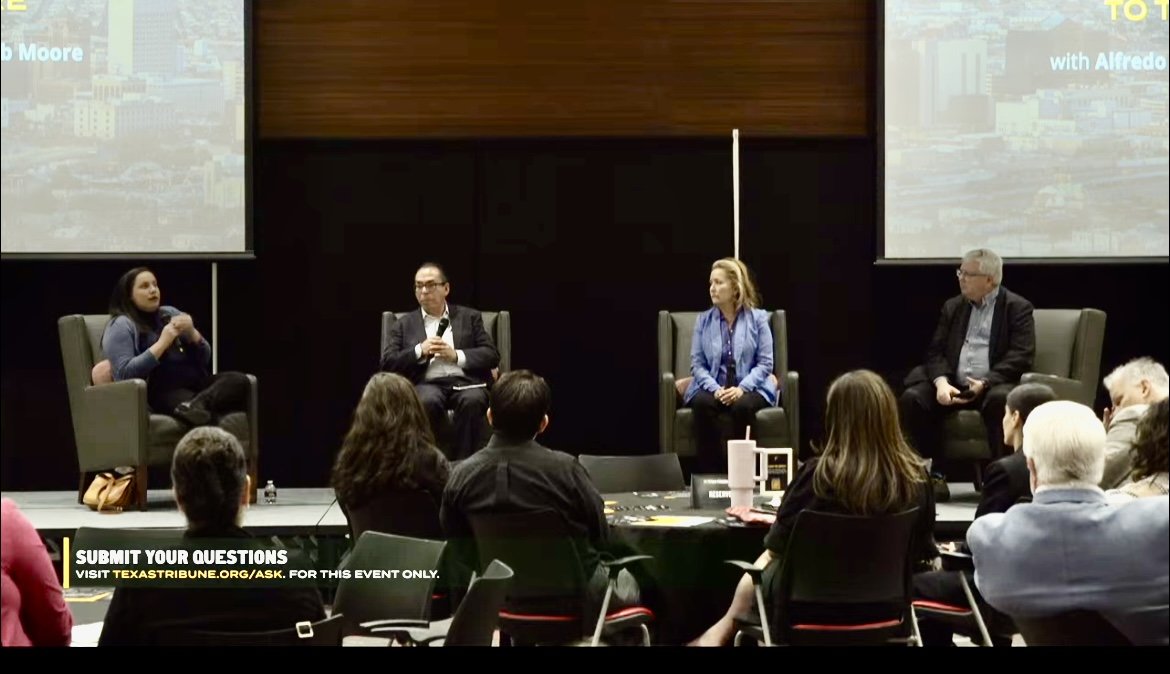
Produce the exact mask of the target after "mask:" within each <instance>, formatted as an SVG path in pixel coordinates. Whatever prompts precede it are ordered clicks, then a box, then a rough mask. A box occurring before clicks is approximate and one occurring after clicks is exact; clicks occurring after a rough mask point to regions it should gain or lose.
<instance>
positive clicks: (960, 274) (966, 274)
mask: <svg viewBox="0 0 1170 674" xmlns="http://www.w3.org/2000/svg"><path fill="white" fill-rule="evenodd" d="M980 276H991V274H981V273H979V272H976V271H963V270H962V269H956V270H955V277H956V278H978V277H980Z"/></svg>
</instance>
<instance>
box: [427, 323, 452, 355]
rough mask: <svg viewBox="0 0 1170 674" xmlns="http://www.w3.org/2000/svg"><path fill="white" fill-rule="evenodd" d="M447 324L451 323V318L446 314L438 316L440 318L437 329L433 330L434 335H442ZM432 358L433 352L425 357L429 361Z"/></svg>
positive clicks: (445, 330)
mask: <svg viewBox="0 0 1170 674" xmlns="http://www.w3.org/2000/svg"><path fill="white" fill-rule="evenodd" d="M448 325H451V319H449V318H447V317H446V316H444V317H442V318H440V319H439V329H438V331H436V332H435V336H436V337H442V336H443V333H444V332H447V326H448ZM434 359H435V354H433V353H432V354H431V355H430V357H429V358H427V362H428V363H429V362H431V361H432V360H434Z"/></svg>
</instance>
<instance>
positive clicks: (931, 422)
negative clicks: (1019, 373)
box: [898, 381, 1013, 459]
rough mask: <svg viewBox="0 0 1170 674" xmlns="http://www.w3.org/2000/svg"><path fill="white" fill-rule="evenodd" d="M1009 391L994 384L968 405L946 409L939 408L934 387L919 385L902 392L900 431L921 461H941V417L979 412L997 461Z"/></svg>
mask: <svg viewBox="0 0 1170 674" xmlns="http://www.w3.org/2000/svg"><path fill="white" fill-rule="evenodd" d="M1012 387H1013V384H997V385H996V386H992V387H991V388H990V389H988V390H986V391H984V392H983V393H981V394H980V395H979V397H978V398H976V399H975V400H973V401H971V402H969V403H963V404H956V405H950V406H945V405H940V404H938V399H937V398H936V397H935V388H934V384H933V383H931V382H928V381H924V382H920V383H918V384H915V385H913V386H910V387H908V388H907V389H906V390H905V391H903V392H902V397H901V398H900V399H899V401H898V406H899V408H900V410H899V411H900V412H901V415H902V428H903V429H904V430H905V431H906V435H907V436H908V437H909V439H910V444H912V445H913V446H914V449H916V450H918V453H919V454H920V455H922V457H923V458H927V459H935V458H941V457H940V454H941V452H940V451H939V447H941V446H942V421H943V418H944V416H945V415H947V414H950V413H952V412H957V411H959V410H979V413H980V414H981V415H982V416H983V425H984V426H986V428H987V446H988V447H989V448H990V449H991V458H992V459H997V458H999V457H1001V456H1003V455H1004V451H1003V408H1004V404H1005V403H1006V401H1007V394H1008V393H1009V392H1011V390H1012Z"/></svg>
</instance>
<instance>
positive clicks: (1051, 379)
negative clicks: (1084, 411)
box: [1020, 372, 1093, 405]
mask: <svg viewBox="0 0 1170 674" xmlns="http://www.w3.org/2000/svg"><path fill="white" fill-rule="evenodd" d="M1020 383H1021V384H1044V385H1046V386H1048V387H1050V388H1051V389H1052V391H1053V392H1054V393H1055V394H1056V399H1057V400H1072V401H1075V402H1078V403H1081V404H1086V405H1092V404H1093V400H1092V394H1091V393H1090V395H1089V396H1088V399H1086V396H1085V385H1084V384H1082V383H1081V382H1079V381H1077V380H1075V379H1066V378H1064V377H1058V376H1056V375H1054V374H1043V373H1041V372H1025V373H1024V376H1022V377H1020Z"/></svg>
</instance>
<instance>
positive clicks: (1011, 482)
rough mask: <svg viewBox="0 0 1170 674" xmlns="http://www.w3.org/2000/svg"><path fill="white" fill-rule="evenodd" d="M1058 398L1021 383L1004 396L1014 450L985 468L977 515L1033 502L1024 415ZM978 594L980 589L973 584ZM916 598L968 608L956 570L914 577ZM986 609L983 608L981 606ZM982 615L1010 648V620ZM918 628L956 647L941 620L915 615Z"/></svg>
mask: <svg viewBox="0 0 1170 674" xmlns="http://www.w3.org/2000/svg"><path fill="white" fill-rule="evenodd" d="M1053 400H1056V394H1055V393H1053V391H1052V389H1051V388H1049V387H1048V386H1045V385H1044V384H1020V385H1019V386H1017V387H1015V388H1014V389H1012V392H1011V393H1009V394H1008V397H1007V402H1006V405H1005V407H1004V413H1003V438H1004V442H1006V443H1007V444H1008V445H1010V446H1011V447H1013V448H1014V449H1015V451H1014V453H1012V454H1010V455H1008V456H1005V457H1004V458H1002V459H999V460H997V461H993V462H992V463H991V464H990V465H988V466H987V470H986V471H985V472H984V479H983V492H982V494H981V495H980V497H979V506H978V507H977V508H976V509H975V517H976V518H979V517H982V516H984V515H986V514H988V513H1002V512H1006V511H1007V509H1008V508H1011V507H1012V506H1014V505H1015V504H1016V503H1019V502H1020V501H1021V500H1022V499H1026V500H1031V498H1032V490H1031V487H1030V484H1029V482H1030V480H1029V476H1028V460H1027V459H1026V458H1025V457H1024V453H1023V452H1021V451H1020V448H1021V447H1022V446H1023V444H1024V437H1023V430H1024V422H1025V421H1027V420H1028V415H1029V414H1031V412H1032V410H1034V409H1036V408H1037V407H1039V406H1040V405H1043V404H1044V403H1047V402H1051V401H1053ZM954 547H955V548H956V549H958V550H959V551H960V552H967V545H966V543H960V544H958V545H956V546H954ZM971 590H972V592H973V593H974V594H975V596H976V598H977V599H978V597H979V592H978V590H976V589H975V588H974V587H972V588H971ZM914 598H915V599H926V600H929V601H937V602H942V603H944V604H950V605H952V606H966V605H967V596H966V595H965V594H963V586H962V584H961V582H960V581H959V572H958V571H927V572H925V573H918V574H915V575H914ZM984 609H986V607H984ZM982 613H983V618H984V620H985V621H986V623H987V626H988V630H989V631H990V632H991V639H992V643H994V644H995V645H1002V646H1010V645H1011V637H1010V636H1007V637H1005V636H1003V635H1004V634H1005V633H1009V630H1010V628H1011V627H1012V626H1011V623H1010V622H1009V621H1008V620H1007V619H1006V618H1005V617H1004V616H1000V615H996V614H994V613H992V612H991V611H988V610H982ZM918 627H919V631H920V632H921V634H922V643H923V645H924V646H951V645H954V636H955V635H954V630H953V629H952V628H951V626H950V625H948V624H947V623H945V622H942V621H939V620H931V619H929V618H919V620H918Z"/></svg>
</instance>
